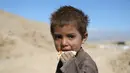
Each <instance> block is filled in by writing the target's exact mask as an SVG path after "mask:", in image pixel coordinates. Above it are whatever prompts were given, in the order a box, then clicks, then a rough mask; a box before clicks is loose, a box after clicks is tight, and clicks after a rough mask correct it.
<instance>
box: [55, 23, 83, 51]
mask: <svg viewBox="0 0 130 73" xmlns="http://www.w3.org/2000/svg"><path fill="white" fill-rule="evenodd" d="M53 38H54V43H55V47H56V50H57V51H78V50H79V49H80V47H81V45H82V43H83V42H84V41H83V40H84V39H85V38H84V39H82V36H81V35H80V33H79V32H78V30H77V29H76V27H75V26H74V25H65V26H63V27H59V26H57V27H55V29H54V35H53Z"/></svg>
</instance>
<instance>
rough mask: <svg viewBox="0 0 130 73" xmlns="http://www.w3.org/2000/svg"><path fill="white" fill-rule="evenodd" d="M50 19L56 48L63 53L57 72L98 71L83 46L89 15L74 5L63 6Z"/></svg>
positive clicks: (88, 72) (91, 72) (93, 72)
mask: <svg viewBox="0 0 130 73" xmlns="http://www.w3.org/2000/svg"><path fill="white" fill-rule="evenodd" d="M50 20H51V26H50V28H51V34H52V37H53V39H54V44H55V48H56V50H57V51H58V52H59V53H61V56H60V58H59V63H58V65H57V70H56V73H98V69H97V66H96V64H95V62H94V61H93V60H92V58H91V57H90V56H89V55H88V54H87V53H86V52H85V51H84V50H83V48H82V44H83V43H84V42H85V40H86V39H87V37H88V33H87V30H86V27H87V26H88V16H87V15H85V14H84V13H83V12H82V11H81V10H79V9H76V8H74V7H72V6H62V7H60V8H59V9H57V11H55V12H54V13H52V16H51V19H50ZM72 51H75V52H76V54H75V53H74V52H72Z"/></svg>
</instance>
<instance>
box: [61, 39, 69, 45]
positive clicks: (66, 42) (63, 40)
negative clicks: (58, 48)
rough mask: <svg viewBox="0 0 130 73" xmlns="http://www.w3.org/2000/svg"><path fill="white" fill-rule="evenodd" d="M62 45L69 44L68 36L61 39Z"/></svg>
mask: <svg viewBox="0 0 130 73" xmlns="http://www.w3.org/2000/svg"><path fill="white" fill-rule="evenodd" d="M61 44H62V46H66V45H67V44H68V41H67V39H66V38H63V39H62V41H61Z"/></svg>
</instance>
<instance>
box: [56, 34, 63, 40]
mask: <svg viewBox="0 0 130 73" xmlns="http://www.w3.org/2000/svg"><path fill="white" fill-rule="evenodd" d="M61 38H62V36H61V35H55V36H54V39H56V40H57V39H61Z"/></svg>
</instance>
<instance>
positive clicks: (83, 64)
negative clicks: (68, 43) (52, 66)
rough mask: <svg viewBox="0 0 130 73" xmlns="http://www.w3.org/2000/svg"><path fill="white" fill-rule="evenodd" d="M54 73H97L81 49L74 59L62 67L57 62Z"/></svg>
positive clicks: (93, 63)
mask: <svg viewBox="0 0 130 73" xmlns="http://www.w3.org/2000/svg"><path fill="white" fill-rule="evenodd" d="M56 73H98V69H97V66H96V64H95V62H94V61H93V60H92V58H91V57H90V56H89V55H88V54H87V53H86V52H85V51H84V50H83V49H82V48H81V49H80V50H79V51H78V52H77V55H76V57H74V58H72V59H71V60H69V61H68V62H66V63H65V64H64V65H63V64H62V62H61V61H59V63H58V65H57V70H56Z"/></svg>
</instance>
